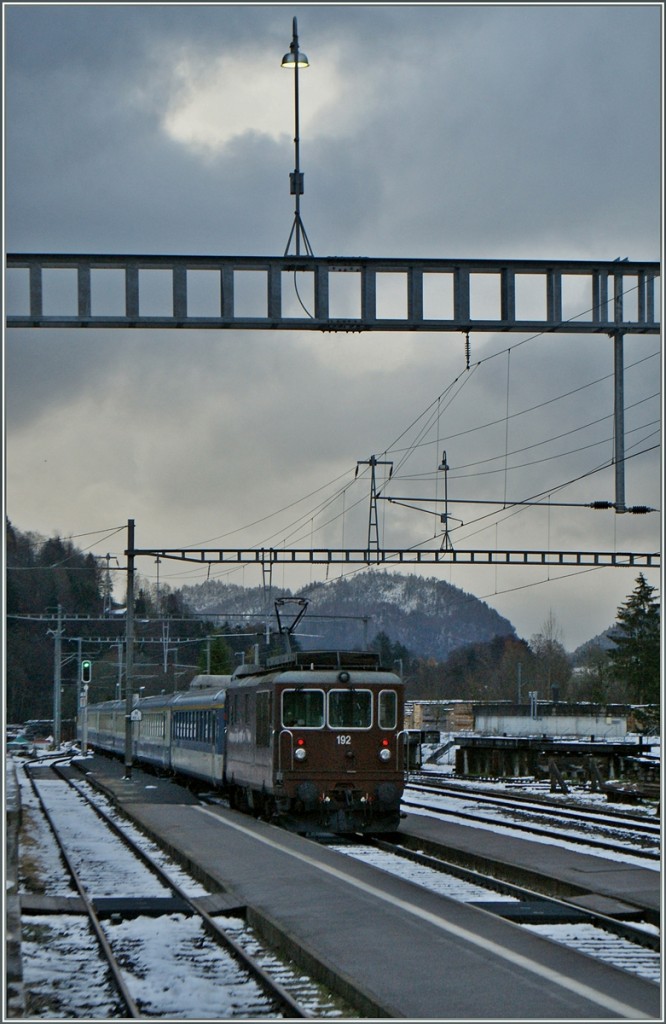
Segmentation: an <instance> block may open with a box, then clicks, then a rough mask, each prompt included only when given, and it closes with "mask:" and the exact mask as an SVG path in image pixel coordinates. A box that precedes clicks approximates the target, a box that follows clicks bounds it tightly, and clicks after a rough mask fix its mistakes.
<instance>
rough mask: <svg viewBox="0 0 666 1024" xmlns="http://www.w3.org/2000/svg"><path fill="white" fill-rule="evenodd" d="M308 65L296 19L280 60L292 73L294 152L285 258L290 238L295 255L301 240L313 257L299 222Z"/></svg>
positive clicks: (298, 251)
mask: <svg viewBox="0 0 666 1024" xmlns="http://www.w3.org/2000/svg"><path fill="white" fill-rule="evenodd" d="M309 66H310V64H309V62H308V58H307V57H306V56H305V54H304V53H302V52H301V51H300V50H299V49H298V26H297V23H296V18H294V21H293V34H292V40H291V43H290V45H289V52H288V53H285V55H284V57H283V58H282V67H283V68H289V69H293V72H294V151H295V167H294V170H293V171H292V172H291V174H290V175H289V182H290V193H291V195H292V196H295V197H296V198H295V210H294V223H293V224H292V226H291V231H290V232H289V238H288V240H287V248H286V249H285V251H284V254H285V256H286V255H287V254H288V252H289V246H290V245H291V240H292V238H293V239H294V242H295V246H296V255H297V256H300V255H301V240H302V242H303V245H304V247H305V251H306V253H307V255H308V256H313V255H314V253H313V251H312V246H311V245H310V241H309V239H308V236H307V234H306V232H305V228H304V226H303V221H302V220H301V196H302V195H303V172H302V171H301V168H300V138H299V110H298V72H299V69H300V68H307V67H309Z"/></svg>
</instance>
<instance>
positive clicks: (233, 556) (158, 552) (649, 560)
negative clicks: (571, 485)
mask: <svg viewBox="0 0 666 1024" xmlns="http://www.w3.org/2000/svg"><path fill="white" fill-rule="evenodd" d="M125 554H126V555H129V556H134V557H141V556H144V555H145V556H150V557H152V558H167V559H173V560H175V561H181V562H195V563H197V564H204V565H206V564H208V565H218V564H236V565H238V564H243V565H248V564H256V565H270V566H273V565H334V564H356V565H383V564H391V565H419V564H421V565H429V564H440V565H452V564H459V565H548V566H562V567H572V566H573V567H576V566H577V567H579V568H582V567H590V568H592V567H595V566H640V567H658V566H659V565H660V554H659V552H649V553H645V552H635V551H633V552H629V551H518V550H502V551H495V550H485V551H454V550H451V549H448V550H442V549H432V548H430V549H425V548H423V549H420V550H414V551H412V550H406V549H403V548H391V549H389V548H382V549H380V550H379V551H376V550H375V549H374V548H373V549H372V550H367V549H361V548H342V549H332V548H296V549H294V548H292V549H287V548H224V549H221V548H134V549H133V550H131V551H129V550H128V551H126V552H125Z"/></svg>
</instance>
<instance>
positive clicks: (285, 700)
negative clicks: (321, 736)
mask: <svg viewBox="0 0 666 1024" xmlns="http://www.w3.org/2000/svg"><path fill="white" fill-rule="evenodd" d="M282 724H283V725H284V726H286V727H287V728H292V727H293V726H295V725H297V726H300V727H301V728H303V729H321V728H322V726H323V725H324V693H323V691H322V690H283V691H282Z"/></svg>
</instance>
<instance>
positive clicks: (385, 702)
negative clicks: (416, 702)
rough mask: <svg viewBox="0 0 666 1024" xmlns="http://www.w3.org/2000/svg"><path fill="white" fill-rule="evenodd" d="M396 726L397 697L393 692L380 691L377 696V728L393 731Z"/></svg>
mask: <svg viewBox="0 0 666 1024" xmlns="http://www.w3.org/2000/svg"><path fill="white" fill-rule="evenodd" d="M397 724H398V695H397V693H396V692H395V690H382V691H381V693H380V694H379V728H380V729H395V727H396V725H397Z"/></svg>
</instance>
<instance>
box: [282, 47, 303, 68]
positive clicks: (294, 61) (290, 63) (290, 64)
mask: <svg viewBox="0 0 666 1024" xmlns="http://www.w3.org/2000/svg"><path fill="white" fill-rule="evenodd" d="M281 66H282V67H283V68H295V67H297V66H298V67H299V68H309V67H310V63H309V61H308V58H307V57H306V56H305V54H304V53H301V51H300V50H299V51H298V53H293V52H292V51H290V52H289V53H285V55H284V57H283V58H282V65H281Z"/></svg>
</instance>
